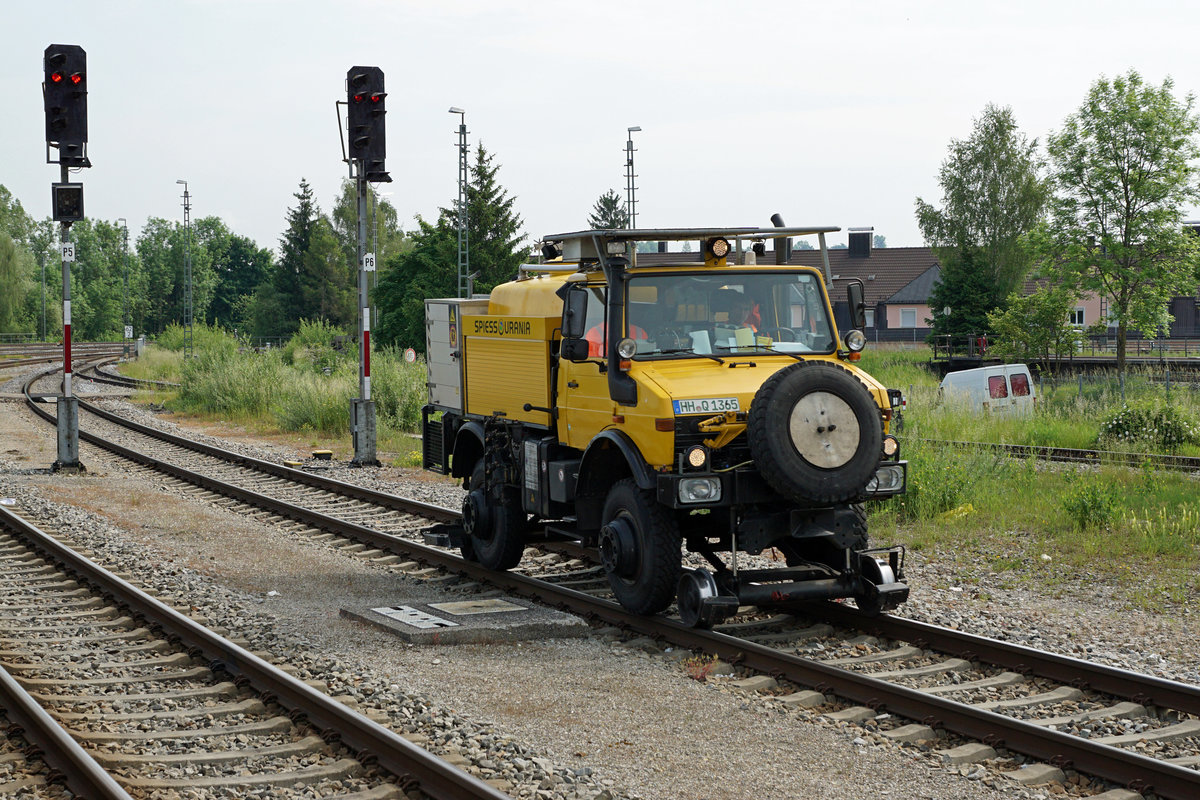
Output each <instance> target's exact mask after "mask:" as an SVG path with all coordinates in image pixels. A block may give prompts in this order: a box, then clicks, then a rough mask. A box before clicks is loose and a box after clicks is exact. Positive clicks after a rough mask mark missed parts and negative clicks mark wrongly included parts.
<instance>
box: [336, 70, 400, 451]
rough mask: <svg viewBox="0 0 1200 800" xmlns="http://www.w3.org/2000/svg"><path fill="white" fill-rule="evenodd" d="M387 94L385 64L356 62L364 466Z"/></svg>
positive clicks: (354, 409) (359, 437) (371, 442)
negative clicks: (371, 194)
mask: <svg viewBox="0 0 1200 800" xmlns="http://www.w3.org/2000/svg"><path fill="white" fill-rule="evenodd" d="M386 98H387V93H386V92H385V91H384V90H383V70H381V69H380V68H379V67H351V68H350V71H349V72H347V73H346V103H347V106H348V111H347V114H346V117H347V123H348V125H349V129H350V136H349V139H350V148H349V158H348V159H347V160H348V161H349V163H350V165H351V168H352V172H353V174H352V177H353V178H354V181H355V186H356V187H357V192H358V308H359V313H358V341H359V365H358V366H359V368H358V380H359V382H358V388H359V396H358V397H357V398H353V399H351V400H350V436H351V438H352V439H353V441H354V458H353V460H352V461H351V464H353V465H356V466H360V467H366V466H372V467H377V466H379V459H378V458H377V457H376V447H375V445H376V438H375V403H374V401H372V400H371V306H370V301H369V297H368V291H367V279H368V273H370V272H374V271H375V253H368V252H367V241H368V240H367V190H368V189H369V187H368V186H367V184H368V182H372V183H379V182H383V183H390V182H391V180H392V178H391V176H390V175H388V173H387V170H386V169H385V165H384V161H385V158H386V155H387V146H386V138H385V135H386V132H385V128H384V115H385V114H386V113H387V111H386V108H385V100H386ZM339 125H340V118H339Z"/></svg>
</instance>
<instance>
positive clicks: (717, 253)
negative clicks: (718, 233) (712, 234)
mask: <svg viewBox="0 0 1200 800" xmlns="http://www.w3.org/2000/svg"><path fill="white" fill-rule="evenodd" d="M708 252H709V253H711V254H712V256H713V258H724V257H725V256H727V255H729V240H728V239H722V238H720V237H718V238H716V239H709V240H708Z"/></svg>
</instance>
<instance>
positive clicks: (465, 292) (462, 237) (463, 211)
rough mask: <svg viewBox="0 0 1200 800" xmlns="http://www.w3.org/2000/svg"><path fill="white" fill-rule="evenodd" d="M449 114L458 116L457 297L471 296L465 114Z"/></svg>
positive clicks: (453, 109)
mask: <svg viewBox="0 0 1200 800" xmlns="http://www.w3.org/2000/svg"><path fill="white" fill-rule="evenodd" d="M449 113H451V114H458V204H457V206H456V208H455V211H456V212H457V216H458V296H459V297H470V296H471V278H470V277H469V276H468V274H467V273H468V272H470V269H471V253H470V242H469V241H468V234H467V112H466V111H465V110H464V109H461V108H459V107H458V106H450V111H449Z"/></svg>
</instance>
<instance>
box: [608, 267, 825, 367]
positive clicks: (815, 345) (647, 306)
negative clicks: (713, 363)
mask: <svg viewBox="0 0 1200 800" xmlns="http://www.w3.org/2000/svg"><path fill="white" fill-rule="evenodd" d="M628 301H629V309H628V314H627V315H626V320H627V321H628V329H627V331H626V335H627V336H629V337H630V338H632V339H633V340H634V342H635V343H636V344H637V356H635V357H637V358H644V357H664V358H666V357H675V358H679V357H687V356H695V355H718V356H719V355H722V354H729V353H743V352H767V351H770V352H777V353H793V354H795V353H831V352H833V350H834V337H833V326H832V325H831V324H830V321H829V317H828V314H827V312H826V308H825V296H824V294H823V293H822V291H821V285H820V279H819V278H818V277H817V276H815V275H813V274H812V273H810V272H802V273H797V272H765V271H764V272H738V273H728V272H727V273H724V274H721V275H714V274H712V273H711V272H709V273H701V274H698V273H691V274H688V273H671V274H657V275H639V276H634V277H632V278H631V279H630V281H629V292H628Z"/></svg>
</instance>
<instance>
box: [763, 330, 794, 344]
mask: <svg viewBox="0 0 1200 800" xmlns="http://www.w3.org/2000/svg"><path fill="white" fill-rule="evenodd" d="M763 333H765V334H767V335H768V336H770V337H771V338H772V339H774V340H775V341H777V342H795V341H798V339H797V338H796V332H795V331H794V330H792V329H791V328H763ZM776 334H778V335H776Z"/></svg>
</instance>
